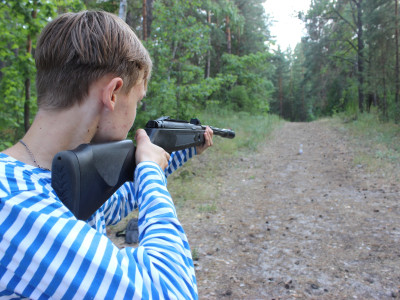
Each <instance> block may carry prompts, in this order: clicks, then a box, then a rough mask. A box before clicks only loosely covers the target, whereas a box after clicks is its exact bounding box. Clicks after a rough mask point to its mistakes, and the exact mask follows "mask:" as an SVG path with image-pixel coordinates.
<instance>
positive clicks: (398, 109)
mask: <svg viewBox="0 0 400 300" xmlns="http://www.w3.org/2000/svg"><path fill="white" fill-rule="evenodd" d="M394 3H395V5H394V8H395V9H394V13H395V26H396V29H395V41H396V50H395V52H396V70H395V80H396V93H395V105H396V114H395V117H394V118H395V121H396V123H397V122H399V119H400V116H399V114H400V107H399V90H400V81H399V2H398V0H394Z"/></svg>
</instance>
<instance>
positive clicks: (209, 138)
mask: <svg viewBox="0 0 400 300" xmlns="http://www.w3.org/2000/svg"><path fill="white" fill-rule="evenodd" d="M213 135H214V132H213V131H212V129H211V128H210V127H208V126H207V127H206V131H205V132H204V144H203V145H201V146H196V150H197V154H202V153H203V152H204V150H206V149H207V148H208V147H211V146H212V145H213Z"/></svg>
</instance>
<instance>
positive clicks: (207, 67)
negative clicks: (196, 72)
mask: <svg viewBox="0 0 400 300" xmlns="http://www.w3.org/2000/svg"><path fill="white" fill-rule="evenodd" d="M207 23H208V26H209V27H210V29H211V11H209V10H208V11H207ZM210 68H211V32H210V36H209V37H208V50H207V63H206V71H205V74H204V75H205V76H204V77H205V78H209V77H210Z"/></svg>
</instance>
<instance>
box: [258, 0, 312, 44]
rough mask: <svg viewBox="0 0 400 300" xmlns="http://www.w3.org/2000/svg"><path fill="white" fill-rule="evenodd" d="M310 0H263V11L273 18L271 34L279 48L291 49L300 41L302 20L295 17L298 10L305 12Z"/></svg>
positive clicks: (302, 27)
mask: <svg viewBox="0 0 400 300" xmlns="http://www.w3.org/2000/svg"><path fill="white" fill-rule="evenodd" d="M310 2H311V0H265V2H264V8H265V12H266V13H267V14H269V15H270V16H271V19H273V20H275V22H273V23H272V27H271V34H272V35H273V36H275V40H276V41H277V44H279V45H280V46H281V50H283V51H284V50H286V49H287V47H289V46H290V47H291V48H292V50H293V49H294V48H295V47H296V44H297V43H299V42H300V40H301V37H302V35H303V31H304V25H303V22H302V21H300V20H299V19H298V18H297V13H298V12H299V11H304V12H306V11H307V10H308V8H309V6H310Z"/></svg>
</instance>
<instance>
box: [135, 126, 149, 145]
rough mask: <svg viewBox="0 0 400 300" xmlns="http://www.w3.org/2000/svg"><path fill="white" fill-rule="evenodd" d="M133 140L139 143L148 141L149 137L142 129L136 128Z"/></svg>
mask: <svg viewBox="0 0 400 300" xmlns="http://www.w3.org/2000/svg"><path fill="white" fill-rule="evenodd" d="M135 140H136V142H137V143H140V142H145V141H150V138H149V136H148V135H147V133H146V131H145V130H144V129H138V130H136V134H135Z"/></svg>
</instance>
